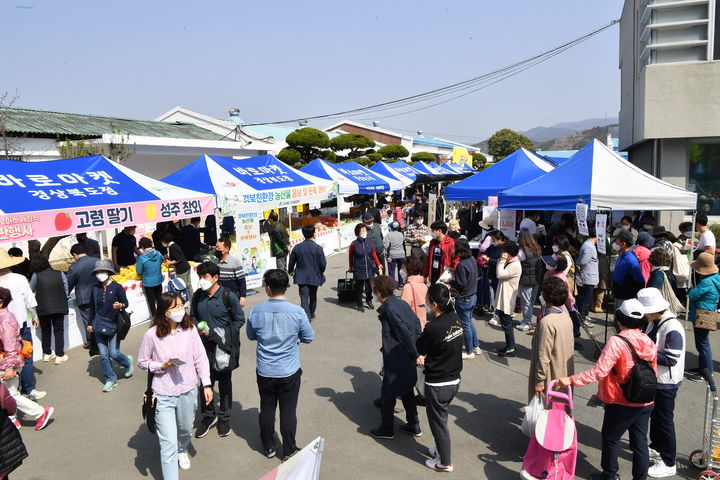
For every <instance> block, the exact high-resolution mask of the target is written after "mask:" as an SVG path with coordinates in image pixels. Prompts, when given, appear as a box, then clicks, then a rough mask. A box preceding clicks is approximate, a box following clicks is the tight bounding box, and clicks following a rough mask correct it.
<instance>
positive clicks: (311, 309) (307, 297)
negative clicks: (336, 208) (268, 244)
mask: <svg viewBox="0 0 720 480" xmlns="http://www.w3.org/2000/svg"><path fill="white" fill-rule="evenodd" d="M302 233H303V237H305V241H303V242H302V243H300V244H298V245H296V246H295V247H294V248H293V249H292V251H291V252H290V263H289V264H288V273H290V275H292V276H293V278H294V281H293V283H295V284H296V285H297V286H298V289H299V292H300V306H301V307H302V308H303V310H305V313H306V314H307V316H308V318H309V319H310V321H312V319H313V318H315V308H316V307H317V291H318V287H319V286H320V285H322V284H323V283H325V275H324V273H325V267H326V265H327V260H326V259H325V252H324V251H323V248H322V247H321V246H320V245H318V244H317V243H315V227H313V226H312V225H306V226H304V227H303V228H302ZM296 266H297V267H296Z"/></svg>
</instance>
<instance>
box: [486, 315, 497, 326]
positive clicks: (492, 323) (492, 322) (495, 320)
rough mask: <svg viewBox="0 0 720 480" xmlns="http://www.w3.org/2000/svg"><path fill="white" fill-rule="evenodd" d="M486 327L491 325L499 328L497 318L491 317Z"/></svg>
mask: <svg viewBox="0 0 720 480" xmlns="http://www.w3.org/2000/svg"><path fill="white" fill-rule="evenodd" d="M488 325H492V326H493V327H499V326H500V322H498V319H497V317H492V318H491V319H490V321H489V322H488Z"/></svg>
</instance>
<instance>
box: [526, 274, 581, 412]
mask: <svg viewBox="0 0 720 480" xmlns="http://www.w3.org/2000/svg"><path fill="white" fill-rule="evenodd" d="M567 297H568V287H567V283H565V282H564V281H563V280H562V279H560V278H558V277H550V278H548V279H546V280H545V281H544V282H543V289H542V297H541V303H542V304H543V317H542V320H539V321H538V326H537V332H536V333H535V336H534V337H533V340H532V354H531V356H530V373H529V375H528V401H530V400H531V399H532V397H533V396H534V395H536V394H542V393H543V392H544V391H545V388H547V383H548V382H549V381H550V380H552V379H554V378H560V377H567V376H568V375H572V374H573V373H575V363H574V362H573V353H574V349H573V344H574V340H573V324H572V320H570V315H568V312H567V310H566V309H564V308H563V306H565V304H566V303H567Z"/></svg>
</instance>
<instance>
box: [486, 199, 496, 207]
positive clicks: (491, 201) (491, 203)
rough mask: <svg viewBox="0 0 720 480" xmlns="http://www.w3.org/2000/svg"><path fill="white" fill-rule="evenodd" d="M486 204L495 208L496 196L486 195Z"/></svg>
mask: <svg viewBox="0 0 720 480" xmlns="http://www.w3.org/2000/svg"><path fill="white" fill-rule="evenodd" d="M487 206H488V207H495V208H497V206H498V197H488V201H487Z"/></svg>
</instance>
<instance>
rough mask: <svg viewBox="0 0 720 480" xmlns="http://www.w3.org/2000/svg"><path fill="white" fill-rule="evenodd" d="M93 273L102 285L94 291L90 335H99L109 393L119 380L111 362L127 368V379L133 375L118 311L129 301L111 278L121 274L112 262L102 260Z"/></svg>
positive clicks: (99, 346) (96, 339) (96, 337)
mask: <svg viewBox="0 0 720 480" xmlns="http://www.w3.org/2000/svg"><path fill="white" fill-rule="evenodd" d="M93 273H94V274H95V277H96V278H97V280H98V285H97V286H95V287H93V291H92V302H90V315H89V319H88V324H89V325H88V327H87V331H88V332H89V333H93V334H94V335H95V341H96V342H97V346H98V351H99V352H100V360H101V364H102V369H103V374H104V375H105V385H104V386H103V392H109V391H111V390H112V389H113V388H115V387H116V386H117V378H118V377H117V374H116V373H115V370H113V367H112V364H111V363H110V359H111V358H112V359H113V360H115V361H116V362H117V363H118V364H120V366H122V367H123V376H124V377H125V378H130V377H131V376H132V374H133V364H132V357H128V356H127V355H125V354H124V353H122V352H121V351H120V339H119V338H118V336H117V321H118V310H120V309H122V308H126V307H127V306H128V300H127V297H126V296H125V290H124V289H123V287H122V285H120V284H119V283H117V282H115V281H113V279H111V278H110V275H114V274H115V273H117V272H115V269H114V268H113V265H112V262H110V261H109V260H98V261H97V262H95V270H94V271H93Z"/></svg>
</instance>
